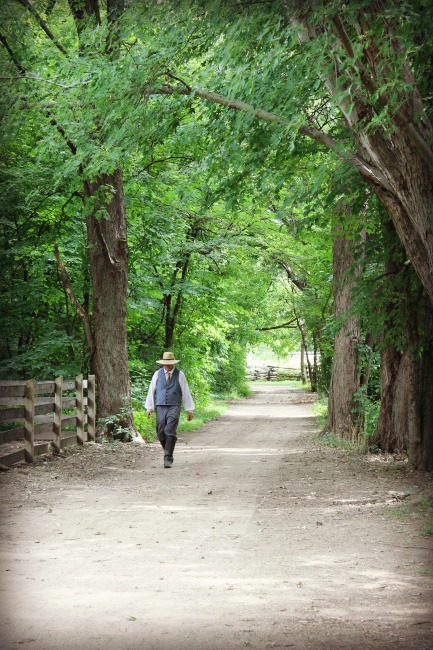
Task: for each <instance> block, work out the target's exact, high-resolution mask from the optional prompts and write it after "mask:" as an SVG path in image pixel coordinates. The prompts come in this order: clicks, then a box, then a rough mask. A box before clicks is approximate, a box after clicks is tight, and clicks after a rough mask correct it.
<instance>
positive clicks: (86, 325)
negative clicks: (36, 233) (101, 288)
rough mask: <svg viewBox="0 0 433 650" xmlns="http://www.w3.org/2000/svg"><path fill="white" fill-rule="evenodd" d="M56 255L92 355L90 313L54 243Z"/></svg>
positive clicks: (64, 285)
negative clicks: (74, 286) (76, 293)
mask: <svg viewBox="0 0 433 650" xmlns="http://www.w3.org/2000/svg"><path fill="white" fill-rule="evenodd" d="M54 255H55V256H56V260H57V265H58V267H59V271H60V275H61V277H62V284H63V287H64V289H65V291H66V293H67V295H68V296H69V299H70V301H71V303H72V306H73V307H74V309H75V311H76V313H77V314H78V317H79V318H80V320H81V322H82V324H83V329H84V337H85V339H86V344H87V349H88V351H89V354H90V356H92V354H93V350H94V341H93V333H92V328H91V325H90V320H89V315H88V314H87V313H86V312H85V310H84V309H83V308H82V306H81V305H80V303H79V302H78V300H77V297H76V295H75V293H74V291H73V289H72V287H71V283H70V281H69V277H68V274H67V271H66V268H65V266H64V264H63V261H62V258H61V257H60V252H59V247H58V246H57V244H54Z"/></svg>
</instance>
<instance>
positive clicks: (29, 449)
mask: <svg viewBox="0 0 433 650" xmlns="http://www.w3.org/2000/svg"><path fill="white" fill-rule="evenodd" d="M35 386H36V382H35V380H34V379H29V380H28V381H26V388H25V397H24V417H25V421H24V458H25V460H26V461H27V462H28V463H33V461H34V459H35V392H36V390H35Z"/></svg>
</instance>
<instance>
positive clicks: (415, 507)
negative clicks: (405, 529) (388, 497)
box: [391, 496, 433, 537]
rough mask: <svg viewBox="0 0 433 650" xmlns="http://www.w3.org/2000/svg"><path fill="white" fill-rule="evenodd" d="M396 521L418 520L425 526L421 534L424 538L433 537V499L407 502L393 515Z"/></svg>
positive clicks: (424, 498)
mask: <svg viewBox="0 0 433 650" xmlns="http://www.w3.org/2000/svg"><path fill="white" fill-rule="evenodd" d="M391 515H392V517H394V518H395V519H399V520H403V519H416V520H418V521H419V522H420V524H421V525H422V524H423V527H422V528H421V529H420V531H419V534H420V535H422V536H423V537H430V536H431V535H433V497H425V496H423V497H420V498H418V499H415V500H413V501H405V502H404V503H403V504H402V505H401V506H400V507H399V508H397V509H396V510H394V511H393V512H392V513H391Z"/></svg>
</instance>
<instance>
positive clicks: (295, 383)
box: [249, 379, 311, 392]
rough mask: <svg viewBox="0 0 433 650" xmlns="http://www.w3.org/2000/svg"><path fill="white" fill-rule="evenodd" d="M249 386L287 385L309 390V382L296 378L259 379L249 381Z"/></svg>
mask: <svg viewBox="0 0 433 650" xmlns="http://www.w3.org/2000/svg"><path fill="white" fill-rule="evenodd" d="M249 384H250V386H269V385H270V384H272V385H273V386H289V387H290V388H298V389H299V390H305V391H306V392H309V391H311V384H310V383H309V382H307V383H306V384H303V383H302V381H298V380H296V379H283V380H281V381H279V380H278V381H268V380H267V379H259V380H257V381H250V382H249Z"/></svg>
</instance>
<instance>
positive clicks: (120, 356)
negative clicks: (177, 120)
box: [85, 169, 141, 439]
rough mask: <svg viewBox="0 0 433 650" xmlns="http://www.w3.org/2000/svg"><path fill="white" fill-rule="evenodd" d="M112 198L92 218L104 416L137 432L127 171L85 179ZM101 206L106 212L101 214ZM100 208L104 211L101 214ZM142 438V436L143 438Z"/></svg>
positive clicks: (91, 189)
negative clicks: (130, 345) (129, 323)
mask: <svg viewBox="0 0 433 650" xmlns="http://www.w3.org/2000/svg"><path fill="white" fill-rule="evenodd" d="M96 194H98V195H105V196H106V197H109V198H108V199H107V200H106V202H105V203H102V205H99V206H97V207H99V211H98V210H97V209H96V210H95V211H94V212H92V214H90V215H88V217H87V238H88V244H89V258H90V272H91V277H92V287H93V323H94V335H95V351H94V368H95V375H96V382H97V387H98V417H99V418H105V417H107V416H113V415H119V414H120V413H121V412H122V413H123V415H122V417H121V423H122V425H123V426H125V427H128V428H130V429H131V430H132V431H133V433H134V435H135V430H134V426H133V415H132V411H131V388H130V380H129V369H128V349H127V339H126V297H127V283H128V245H127V237H126V214H125V207H124V196H123V181H122V172H121V171H120V170H119V169H117V170H116V171H115V172H113V173H112V174H103V175H101V176H100V177H99V178H98V179H97V180H96V181H94V182H92V183H90V182H86V183H85V195H86V198H87V199H89V198H90V197H95V195H96ZM101 208H104V209H105V210H106V214H102V215H101V212H102V210H101ZM98 212H99V214H98ZM140 439H141V437H140Z"/></svg>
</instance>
